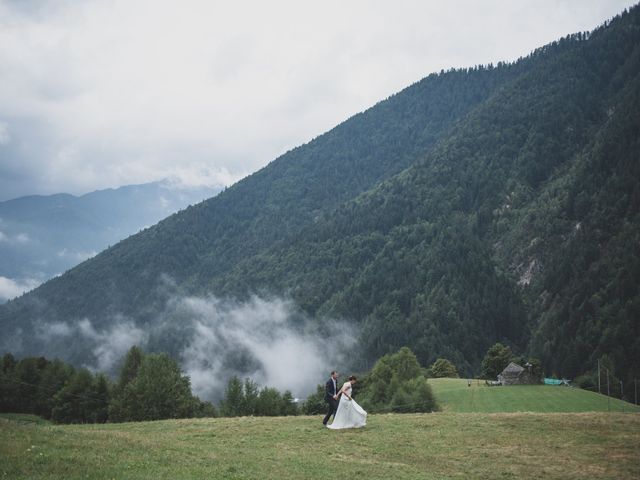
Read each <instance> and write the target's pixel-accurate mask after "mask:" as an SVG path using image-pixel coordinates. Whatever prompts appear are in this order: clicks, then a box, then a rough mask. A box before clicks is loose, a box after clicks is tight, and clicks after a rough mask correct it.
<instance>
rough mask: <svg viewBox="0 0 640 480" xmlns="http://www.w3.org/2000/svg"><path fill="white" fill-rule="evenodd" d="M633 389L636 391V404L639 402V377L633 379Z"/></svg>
mask: <svg viewBox="0 0 640 480" xmlns="http://www.w3.org/2000/svg"><path fill="white" fill-rule="evenodd" d="M633 389H634V390H635V393H636V405H637V404H638V379H637V378H634V379H633Z"/></svg>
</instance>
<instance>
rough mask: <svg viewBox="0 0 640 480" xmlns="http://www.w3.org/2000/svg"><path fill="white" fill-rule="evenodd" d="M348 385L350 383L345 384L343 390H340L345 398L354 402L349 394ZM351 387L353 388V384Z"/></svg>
mask: <svg viewBox="0 0 640 480" xmlns="http://www.w3.org/2000/svg"><path fill="white" fill-rule="evenodd" d="M347 383H349V382H344V385H342V388H341V389H340V393H343V394H344V396H345V397H347V398H348V399H349V400H352V398H351V397H350V396H349V394H348V393H347V388H348V387H347ZM349 386H351V384H349Z"/></svg>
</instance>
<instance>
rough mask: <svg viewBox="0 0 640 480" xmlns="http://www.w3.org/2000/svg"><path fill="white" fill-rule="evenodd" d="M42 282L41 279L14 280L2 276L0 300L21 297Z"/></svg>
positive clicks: (0, 277) (0, 280) (0, 278)
mask: <svg viewBox="0 0 640 480" xmlns="http://www.w3.org/2000/svg"><path fill="white" fill-rule="evenodd" d="M40 283H41V282H40V281H39V280H36V279H31V278H26V279H15V280H14V279H11V278H7V277H3V276H0V301H5V300H9V299H11V298H15V297H19V296H20V295H22V294H23V293H26V292H28V291H29V290H32V289H34V288H36V287H37V286H38V285H40Z"/></svg>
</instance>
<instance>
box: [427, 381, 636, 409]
mask: <svg viewBox="0 0 640 480" xmlns="http://www.w3.org/2000/svg"><path fill="white" fill-rule="evenodd" d="M429 384H430V385H431V388H432V389H433V393H434V394H435V396H436V400H437V401H438V405H439V406H440V408H441V409H442V410H443V411H444V412H459V413H463V412H465V413H470V412H484V413H495V412H547V413H551V412H607V411H611V412H640V407H638V406H637V405H633V404H631V403H628V402H623V401H621V400H618V399H615V398H611V399H609V400H608V399H607V397H606V396H605V395H599V394H597V393H594V392H590V391H587V390H581V389H579V388H569V387H561V386H556V385H513V386H509V387H488V386H486V385H485V384H484V382H483V381H482V380H481V381H480V382H478V381H475V380H474V381H472V382H471V387H469V386H467V380H465V379H458V378H432V379H429Z"/></svg>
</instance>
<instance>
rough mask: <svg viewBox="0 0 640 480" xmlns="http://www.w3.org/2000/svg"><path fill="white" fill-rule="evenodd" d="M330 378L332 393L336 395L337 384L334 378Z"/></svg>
mask: <svg viewBox="0 0 640 480" xmlns="http://www.w3.org/2000/svg"><path fill="white" fill-rule="evenodd" d="M331 380H332V381H333V394H334V395H337V394H338V384H337V383H336V379H335V378H333V377H331Z"/></svg>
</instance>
